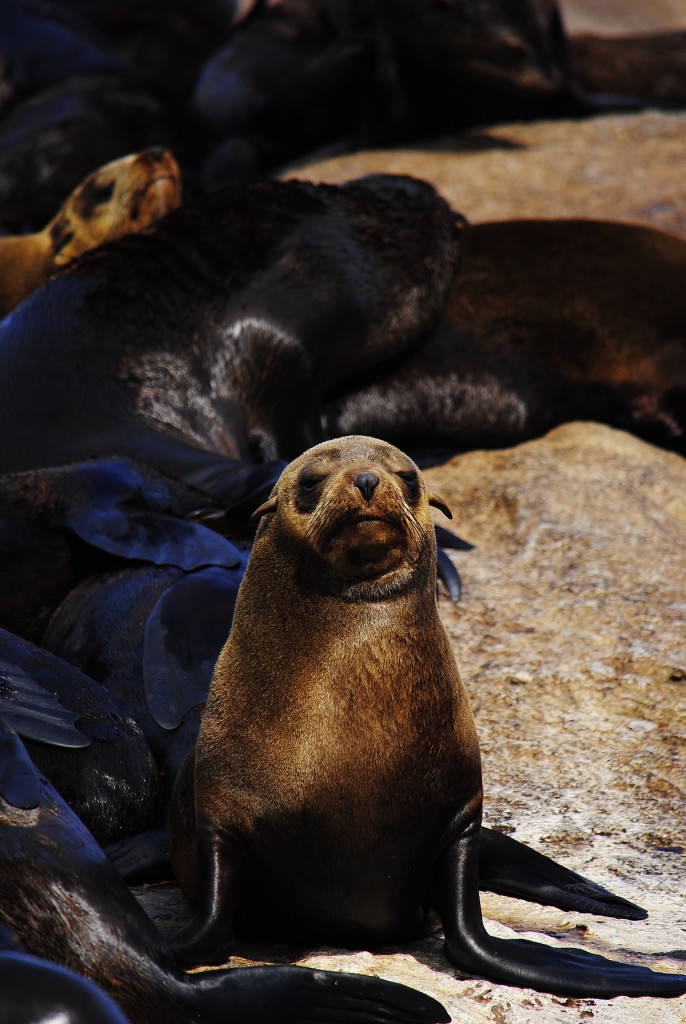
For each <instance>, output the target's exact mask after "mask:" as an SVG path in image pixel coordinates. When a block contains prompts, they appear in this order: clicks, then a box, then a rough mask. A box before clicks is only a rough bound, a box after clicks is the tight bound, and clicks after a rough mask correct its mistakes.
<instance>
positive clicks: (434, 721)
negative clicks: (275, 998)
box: [170, 436, 686, 996]
mask: <svg viewBox="0 0 686 1024" xmlns="http://www.w3.org/2000/svg"><path fill="white" fill-rule="evenodd" d="M431 504H434V505H436V506H437V507H439V508H443V509H444V510H445V509H446V506H445V505H444V503H443V502H442V501H441V499H440V498H438V497H437V496H432V495H430V494H429V493H428V492H427V490H426V485H425V483H424V481H423V479H422V477H421V475H420V474H419V472H418V470H417V467H416V466H415V465H414V463H413V462H412V461H411V460H410V459H408V457H407V456H406V455H404V454H403V453H402V452H401V451H399V450H398V449H397V448H393V447H392V446H390V445H388V444H385V443H384V442H381V441H378V440H377V439H375V438H369V437H363V436H356V437H344V438H340V439H338V440H335V441H330V442H326V443H324V444H321V445H317V446H315V447H314V448H312V449H310V450H309V451H307V452H305V453H303V455H301V456H300V457H299V458H298V459H296V460H295V461H294V462H293V463H291V465H290V466H289V467H288V469H286V471H285V472H284V474H283V476H282V477H281V479H280V481H279V483H278V485H277V487H276V488H275V490H274V492H273V494H272V496H271V498H270V499H269V500H268V501H267V502H266V503H265V504H264V505H262V506H261V507H260V509H258V512H257V513H256V514H259V515H261V516H262V522H261V524H260V527H259V529H258V532H257V535H256V539H255V544H254V547H253V551H252V555H251V560H250V562H249V564H248V568H247V571H246V575H245V577H244V580H243V583H242V584H241V587H240V589H239V594H238V598H237V602H236V608H235V614H234V620H233V625H232V629H231V633H230V635H229V638H228V640H227V643H226V645H225V647H224V649H223V650H222V653H221V655H220V656H219V659H218V662H217V666H216V669H215V673H214V676H213V679H212V683H211V687H210V695H209V698H208V702H207V706H206V710H205V714H204V716H203V719H202V722H201V727H200V732H199V736H198V742H197V745H196V749H195V754H194V756H193V757H189V758H188V759H187V760H186V762H185V763H184V766H183V768H182V769H181V772H180V774H179V777H178V779H177V786H176V789H175V793H174V795H173V798H172V812H171V816H170V834H171V840H172V859H173V864H174V869H175V872H176V874H177V877H178V879H179V882H180V884H181V886H182V889H183V890H184V892H185V893H186V895H187V897H188V898H189V900H190V901H191V903H192V904H193V905H194V907H195V912H194V916H193V918H192V919H191V920H190V921H189V922H188V924H187V925H186V926H185V927H184V928H182V929H181V930H180V932H178V933H177V934H176V935H175V936H173V937H172V943H173V948H174V950H175V952H176V954H177V956H178V957H179V958H180V959H182V960H187V961H193V960H196V959H197V960H201V961H204V962H207V961H208V958H217V959H219V958H220V957H222V956H223V955H224V953H225V949H224V944H225V943H226V942H227V940H228V941H229V942H230V941H231V936H232V934H233V928H234V925H235V927H236V928H237V929H238V930H242V929H247V930H253V929H256V930H259V931H260V932H261V933H263V934H270V935H276V936H279V937H281V938H296V939H297V940H298V941H307V942H318V941H327V942H334V943H343V944H346V945H360V944H364V945H367V946H368V945H380V944H387V943H389V942H398V941H405V940H408V939H411V938H415V937H417V936H419V935H422V934H424V933H425V932H426V930H427V929H428V928H430V927H431V923H432V921H431V911H432V910H434V911H436V912H437V914H438V915H439V917H440V919H441V923H442V924H443V928H444V931H445V936H446V951H447V953H448V956H449V957H450V959H451V960H452V961H453V962H455V963H456V964H457V965H458V967H460V968H461V969H464V970H467V971H468V972H470V973H476V974H478V975H482V976H486V977H488V978H490V979H491V980H499V981H504V982H506V983H509V984H515V985H525V986H532V987H534V988H539V989H542V990H544V991H551V992H560V993H565V994H568V995H572V994H581V993H584V994H587V995H590V994H595V995H602V996H610V995H617V994H619V993H620V992H622V993H624V994H627V995H628V994H633V995H640V994H647V993H648V992H651V993H653V994H660V993H661V994H665V995H667V994H672V995H676V994H678V993H680V992H683V991H686V977H684V976H681V975H671V976H670V975H659V974H654V973H653V972H650V971H646V970H645V969H643V968H633V967H630V966H629V967H627V966H626V965H624V964H614V963H612V962H611V961H608V960H605V959H604V958H602V957H596V956H593V955H591V954H586V953H584V952H583V951H580V950H552V951H551V950H550V949H549V948H548V947H546V946H538V945H537V944H535V943H529V942H519V941H517V940H512V941H503V940H497V939H493V938H491V936H489V935H488V934H487V933H486V931H485V928H484V926H483V921H482V918H481V910H480V906H479V898H478V886H479V842H480V835H481V804H482V787H481V765H480V755H479V745H478V740H477V736H476V731H475V728H474V722H473V719H472V715H471V711H470V708H469V702H468V699H467V696H466V693H465V690H464V687H463V684H462V681H461V679H460V674H459V672H458V669H457V665H456V663H455V659H454V656H453V654H452V650H451V647H450V643H449V640H448V637H447V634H446V633H445V630H444V628H443V626H442V624H441V621H440V618H439V615H438V609H437V604H436V549H435V540H434V529H433V523H432V520H431V515H430V505H431Z"/></svg>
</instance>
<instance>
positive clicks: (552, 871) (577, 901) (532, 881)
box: [479, 826, 648, 921]
mask: <svg viewBox="0 0 686 1024" xmlns="http://www.w3.org/2000/svg"><path fill="white" fill-rule="evenodd" d="M479 888H480V889H481V890H486V891H487V892H495V893H497V894H498V895H499V896H514V897H516V898H517V899H520V900H529V901H530V902H532V903H542V904H543V905H544V906H547V907H559V909H560V910H576V911H577V912H578V913H581V914H598V915H599V916H601V917H622V918H626V919H628V920H630V921H642V920H643V919H644V918H646V917H647V916H648V912H647V911H646V910H643V908H642V907H639V906H637V905H636V904H635V903H630V902H629V900H625V899H622V897H621V896H615V894H614V893H612V892H610V891H609V890H608V889H603V888H602V886H600V885H596V883H595V882H592V881H590V879H588V878H584V876H583V875H579V874H577V873H576V871H570V869H569V868H565V867H563V866H562V865H561V864H557V863H556V862H555V861H554V860H551V859H550V857H546V856H544V854H542V853H539V852H538V851H537V850H534V849H532V848H531V847H530V846H525V845H524V844H523V843H519V842H517V840H516V839H512V838H511V836H507V835H505V834H504V833H502V832H494V831H492V830H491V829H490V828H484V827H483V826H482V828H481V845H480V850H479Z"/></svg>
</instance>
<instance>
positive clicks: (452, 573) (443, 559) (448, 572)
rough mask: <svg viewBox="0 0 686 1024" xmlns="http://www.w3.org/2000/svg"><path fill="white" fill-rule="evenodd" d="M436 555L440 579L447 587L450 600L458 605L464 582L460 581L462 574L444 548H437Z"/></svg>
mask: <svg viewBox="0 0 686 1024" xmlns="http://www.w3.org/2000/svg"><path fill="white" fill-rule="evenodd" d="M436 555H437V558H438V563H437V566H436V569H437V571H438V578H439V580H440V581H441V583H442V584H443V586H444V587H445V589H446V593H447V594H448V597H449V598H450V600H451V601H454V603H455V604H457V603H458V601H459V600H460V598H461V597H462V580H461V579H460V574H459V572H458V571H457V569H456V568H455V566H454V565H453V563H452V562H451V561H450V559H449V558H448V556H447V555H446V553H445V551H444V550H443V549H442V548H440V547H439V548H437V550H436Z"/></svg>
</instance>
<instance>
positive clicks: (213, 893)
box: [165, 822, 243, 967]
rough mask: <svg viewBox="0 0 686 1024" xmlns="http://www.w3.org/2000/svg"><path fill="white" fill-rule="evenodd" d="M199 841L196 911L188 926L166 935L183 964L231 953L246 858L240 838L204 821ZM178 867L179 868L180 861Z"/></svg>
mask: <svg viewBox="0 0 686 1024" xmlns="http://www.w3.org/2000/svg"><path fill="white" fill-rule="evenodd" d="M191 838H192V837H191ZM195 842H196V848H195V858H194V859H195V870H194V871H193V870H192V874H193V875H194V878H195V896H194V898H193V899H192V903H193V906H194V913H193V916H192V917H191V919H190V921H188V922H187V923H186V924H185V925H183V926H182V927H181V928H179V929H177V930H176V931H174V932H170V933H168V934H167V935H166V936H165V937H166V939H167V941H168V943H169V948H170V950H171V953H172V955H173V957H174V959H175V960H176V962H177V963H178V964H179V965H181V966H182V967H193V966H196V965H197V964H204V965H205V966H211V965H213V964H221V963H225V962H226V960H227V959H228V957H229V956H230V955H231V947H232V945H233V911H234V904H235V900H236V895H237V891H238V890H237V886H238V878H239V874H240V869H241V865H242V860H243V855H242V851H241V848H240V844H239V842H238V841H237V840H236V839H234V838H232V837H231V836H227V835H223V834H221V833H218V832H215V831H214V830H212V829H210V828H207V827H203V826H202V824H200V822H199V826H198V829H197V834H196V838H195ZM174 866H175V868H178V860H175V861H174ZM177 875H178V870H177ZM183 888H184V887H183V885H182V889H183Z"/></svg>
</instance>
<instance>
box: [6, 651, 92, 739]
mask: <svg viewBox="0 0 686 1024" xmlns="http://www.w3.org/2000/svg"><path fill="white" fill-rule="evenodd" d="M18 643H21V641H18ZM74 673H76V669H74ZM0 716H2V718H3V720H4V721H5V722H6V724H7V725H8V726H10V727H11V728H12V729H16V731H17V732H18V733H19V735H20V736H23V737H24V738H25V739H31V740H39V741H40V742H41V743H50V744H52V745H54V746H57V747H73V748H81V747H87V746H89V745H90V742H91V740H90V737H89V736H86V735H85V734H84V733H83V732H81V730H80V729H78V728H77V727H76V725H75V722H77V721H78V719H79V714H78V712H76V711H72V710H70V709H69V708H66V707H65V706H64V705H63V704H62V702H61V700H60V696H59V691H57V690H56V689H52V690H51V689H50V688H49V687H48V686H45V685H43V680H39V681H37V680H36V679H34V678H33V676H32V675H31V673H30V672H26V671H25V670H24V669H23V668H22V667H21V666H20V665H17V664H15V663H14V662H12V661H10V660H8V659H5V658H2V657H0Z"/></svg>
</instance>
